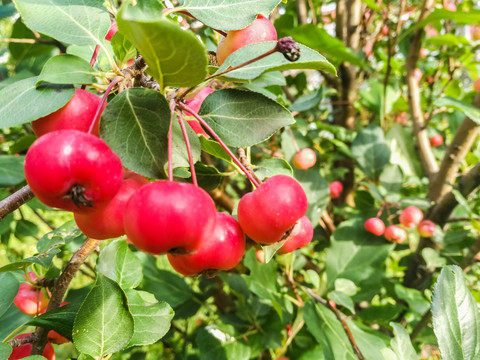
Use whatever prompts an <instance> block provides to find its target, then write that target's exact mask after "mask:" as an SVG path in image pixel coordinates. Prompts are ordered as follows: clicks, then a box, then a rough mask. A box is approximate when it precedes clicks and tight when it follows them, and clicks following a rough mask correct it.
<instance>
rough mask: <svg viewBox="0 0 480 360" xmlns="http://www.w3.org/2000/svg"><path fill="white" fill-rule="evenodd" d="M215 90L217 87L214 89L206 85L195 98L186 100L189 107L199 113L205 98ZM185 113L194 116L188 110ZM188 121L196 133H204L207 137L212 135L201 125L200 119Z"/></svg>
mask: <svg viewBox="0 0 480 360" xmlns="http://www.w3.org/2000/svg"><path fill="white" fill-rule="evenodd" d="M214 91H215V89H212V88H211V87H209V86H206V87H204V88H203V89H202V90H200V91H199V92H198V94H196V95H195V97H194V98H193V99H190V100H187V101H186V102H187V105H188V107H189V108H190V109H192V110H193V111H195V112H196V113H198V111H199V110H200V107H201V106H202V103H203V100H205V98H206V97H207V96H208V95H210V94H211V93H213V92H214ZM185 115H186V116H193V115H192V114H191V113H189V112H188V111H185ZM187 122H188V125H190V127H191V128H192V129H193V131H195V133H196V134H199V135H203V136H205V137H206V138H207V139H208V138H209V137H210V135H208V134H207V133H206V132H205V130H203V128H202V126H201V125H200V123H199V122H198V120H195V119H191V120H188V121H187Z"/></svg>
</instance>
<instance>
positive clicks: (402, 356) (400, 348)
mask: <svg viewBox="0 0 480 360" xmlns="http://www.w3.org/2000/svg"><path fill="white" fill-rule="evenodd" d="M390 325H391V326H392V327H393V334H394V335H395V337H394V338H393V339H392V340H391V341H390V344H391V345H392V349H393V351H395V354H396V355H397V357H398V359H399V360H417V359H418V357H417V353H416V352H415V349H414V347H413V345H412V341H411V340H410V337H409V336H408V333H407V331H406V330H405V329H404V328H403V327H401V326H400V325H398V324H395V323H393V322H392V323H390Z"/></svg>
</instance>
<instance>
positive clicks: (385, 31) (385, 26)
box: [382, 25, 390, 36]
mask: <svg viewBox="0 0 480 360" xmlns="http://www.w3.org/2000/svg"><path fill="white" fill-rule="evenodd" d="M389 32H390V28H389V27H388V26H387V25H384V26H383V27H382V34H383V35H385V36H387V35H388V33H389Z"/></svg>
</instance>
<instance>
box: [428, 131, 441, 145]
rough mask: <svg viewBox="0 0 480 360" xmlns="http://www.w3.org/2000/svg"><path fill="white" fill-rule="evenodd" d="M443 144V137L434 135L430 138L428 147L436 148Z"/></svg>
mask: <svg viewBox="0 0 480 360" xmlns="http://www.w3.org/2000/svg"><path fill="white" fill-rule="evenodd" d="M442 144H443V137H442V135H440V134H435V135H432V137H430V146H431V147H437V146H440V145H442Z"/></svg>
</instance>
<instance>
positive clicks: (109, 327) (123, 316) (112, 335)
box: [73, 274, 134, 358]
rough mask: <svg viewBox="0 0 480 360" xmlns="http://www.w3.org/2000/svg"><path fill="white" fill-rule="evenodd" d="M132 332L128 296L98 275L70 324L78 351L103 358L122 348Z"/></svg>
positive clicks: (105, 278)
mask: <svg viewBox="0 0 480 360" xmlns="http://www.w3.org/2000/svg"><path fill="white" fill-rule="evenodd" d="M133 333H134V320H133V316H132V314H131V313H130V311H129V309H128V304H127V297H126V296H125V293H124V292H123V290H122V289H121V288H120V286H118V284H117V283H115V282H114V281H113V280H110V279H109V278H107V277H105V276H103V275H101V274H99V275H98V277H97V281H96V283H95V286H94V287H93V288H92V290H91V291H90V292H89V293H88V295H87V297H86V298H85V301H84V302H83V304H82V306H81V307H80V310H79V311H78V313H77V316H76V317H75V322H74V324H73V342H74V344H75V347H76V348H77V349H78V351H80V352H82V353H85V354H88V355H91V356H92V357H95V358H102V357H103V356H105V355H107V354H111V353H113V352H115V351H118V350H120V349H122V348H123V347H124V346H125V345H127V344H128V343H129V341H130V339H131V337H132V336H133Z"/></svg>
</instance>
